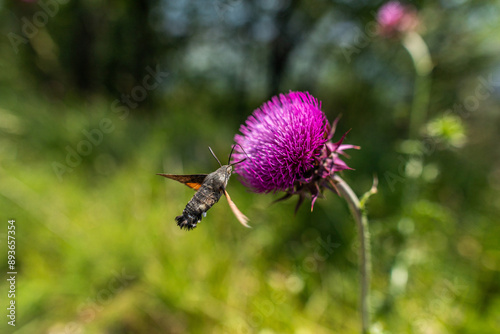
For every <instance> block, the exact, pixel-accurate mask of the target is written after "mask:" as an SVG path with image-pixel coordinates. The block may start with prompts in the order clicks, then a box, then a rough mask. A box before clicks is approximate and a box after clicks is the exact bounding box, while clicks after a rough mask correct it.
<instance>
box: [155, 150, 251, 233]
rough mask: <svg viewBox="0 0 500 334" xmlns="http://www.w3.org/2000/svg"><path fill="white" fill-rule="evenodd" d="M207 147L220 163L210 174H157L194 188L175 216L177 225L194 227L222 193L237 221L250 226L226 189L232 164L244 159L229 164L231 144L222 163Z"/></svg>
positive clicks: (188, 228) (189, 228) (187, 227)
mask: <svg viewBox="0 0 500 334" xmlns="http://www.w3.org/2000/svg"><path fill="white" fill-rule="evenodd" d="M208 149H209V150H210V152H211V153H212V155H213V156H214V158H215V160H217V162H218V163H219V165H220V168H219V169H217V170H216V171H215V172H212V173H210V174H193V175H175V174H157V175H161V176H164V177H166V178H169V179H172V180H175V181H179V182H181V183H184V184H185V185H186V186H188V187H189V188H192V189H194V190H196V193H195V194H194V196H193V198H191V200H190V201H189V202H188V204H187V205H186V207H185V208H184V211H182V215H180V216H177V217H175V220H176V221H177V225H178V226H179V227H180V228H181V229H183V228H185V229H186V230H191V229H193V228H195V227H196V224H198V223H199V222H200V221H201V219H202V217H205V216H206V214H207V211H208V210H209V209H210V208H211V207H212V206H213V205H214V204H215V203H217V202H218V201H219V199H220V198H221V196H222V194H224V195H225V196H226V198H227V202H228V203H229V207H230V208H231V210H232V211H233V213H234V215H235V216H236V218H237V219H238V221H239V222H240V223H241V224H242V225H243V226H245V227H250V226H249V225H248V224H247V223H248V218H247V217H246V216H245V215H244V214H243V213H241V211H240V210H239V209H238V208H237V207H236V204H234V202H233V201H232V200H231V197H230V196H229V194H228V193H227V191H226V186H227V182H228V181H229V177H231V173H232V172H233V166H234V165H236V164H238V163H240V162H243V161H244V160H245V159H243V160H241V161H238V162H235V163H233V164H229V162H230V161H231V155H232V154H233V150H234V146H233V147H232V149H231V153H230V154H229V160H228V162H227V165H222V164H221V163H220V161H219V159H217V156H216V155H215V154H214V152H213V151H212V149H211V148H210V147H208Z"/></svg>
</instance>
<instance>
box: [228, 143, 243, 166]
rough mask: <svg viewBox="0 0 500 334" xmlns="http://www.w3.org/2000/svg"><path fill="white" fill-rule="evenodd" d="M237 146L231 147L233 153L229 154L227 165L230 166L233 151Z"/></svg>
mask: <svg viewBox="0 0 500 334" xmlns="http://www.w3.org/2000/svg"><path fill="white" fill-rule="evenodd" d="M235 146H236V145H233V146H231V152H230V153H229V158H227V164H228V165H229V163H230V162H231V156H232V155H233V151H234V147H235ZM240 147H241V146H240Z"/></svg>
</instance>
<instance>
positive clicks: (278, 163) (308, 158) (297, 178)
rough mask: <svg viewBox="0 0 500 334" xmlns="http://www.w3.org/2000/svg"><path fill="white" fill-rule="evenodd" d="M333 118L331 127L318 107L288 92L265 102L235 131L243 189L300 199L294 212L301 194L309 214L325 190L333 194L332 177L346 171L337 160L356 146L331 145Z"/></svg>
mask: <svg viewBox="0 0 500 334" xmlns="http://www.w3.org/2000/svg"><path fill="white" fill-rule="evenodd" d="M337 121H338V119H336V120H335V121H334V122H333V124H332V125H331V126H330V125H329V124H328V120H327V119H326V116H325V114H324V113H323V112H322V111H321V102H319V101H318V100H317V99H315V98H314V97H313V96H311V95H310V94H309V93H307V92H292V91H291V92H290V93H289V94H286V95H284V94H281V95H279V97H277V96H275V97H273V98H272V99H271V100H270V101H268V102H266V103H264V104H263V105H262V106H261V107H260V108H259V109H256V110H255V111H254V112H253V114H252V115H251V116H250V117H249V118H248V119H247V120H246V122H245V124H244V125H242V126H241V127H240V132H241V133H242V134H241V135H240V134H237V135H236V136H235V138H234V140H235V142H236V143H237V144H238V145H237V146H236V148H235V154H233V161H239V160H243V159H245V158H246V160H245V161H243V162H242V163H240V164H237V165H235V173H237V174H238V175H239V176H240V178H241V179H242V182H243V184H244V185H245V186H247V187H249V188H250V189H251V190H252V191H254V192H257V193H269V192H278V191H285V192H286V195H285V196H284V197H283V198H282V199H285V198H288V197H290V196H292V195H294V194H298V195H299V202H298V204H297V208H298V207H299V206H300V204H301V203H302V202H303V200H304V198H305V196H306V194H310V195H311V198H312V203H311V210H312V209H313V207H314V203H315V201H316V199H317V198H318V197H319V196H320V195H321V192H322V190H323V189H324V188H328V189H330V190H333V191H335V190H336V189H335V184H334V182H333V179H332V177H333V175H334V173H335V172H338V171H342V170H344V169H351V168H349V167H348V166H347V165H346V164H345V163H344V162H343V161H342V160H341V159H340V155H345V154H344V150H346V149H350V148H356V149H359V147H358V146H354V145H344V144H342V142H343V140H344V138H345V136H346V134H347V133H346V134H344V135H343V136H342V138H341V139H340V140H339V141H338V142H335V143H334V142H331V141H330V140H331V139H332V137H333V135H334V133H335V127H336V124H337Z"/></svg>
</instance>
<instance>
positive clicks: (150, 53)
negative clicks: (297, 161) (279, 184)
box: [0, 0, 500, 334]
mask: <svg viewBox="0 0 500 334" xmlns="http://www.w3.org/2000/svg"><path fill="white" fill-rule="evenodd" d="M412 3H413V5H414V6H415V7H416V8H417V9H418V11H419V17H420V21H421V24H420V28H419V32H420V34H421V35H422V37H423V39H424V40H425V41H426V43H427V45H428V47H429V49H430V53H431V57H432V61H433V65H434V68H433V71H432V73H431V75H430V77H429V80H431V81H430V82H431V86H430V102H429V105H428V107H427V108H426V112H427V114H426V116H425V120H424V123H423V124H422V126H420V127H419V129H417V130H418V135H417V137H416V138H414V140H413V141H408V133H409V119H410V110H411V108H412V103H413V101H414V100H415V98H416V96H417V95H418V94H419V92H415V91H414V84H415V70H414V68H413V64H412V60H411V58H410V57H409V55H408V53H407V52H406V50H405V49H404V48H403V47H402V45H401V42H400V41H398V40H397V39H383V38H381V37H379V36H376V35H375V34H374V33H373V29H372V28H373V24H374V22H375V15H376V14H375V13H376V11H377V10H378V8H379V7H380V6H381V5H382V2H381V1H341V0H339V1H311V2H310V1H304V0H302V1H299V0H272V1H264V0H260V1H243V0H209V1H201V0H191V1H189V0H182V1H168V0H163V1H162V0H151V1H145V0H137V1H122V0H115V1H109V2H101V1H81V0H40V1H38V2H35V1H17V0H10V1H6V0H3V1H0V29H1V32H2V38H1V39H0V157H1V158H0V159H1V160H0V213H1V224H0V226H1V227H0V240H1V241H0V242H1V247H0V248H1V250H2V253H1V255H0V256H1V257H2V261H1V262H0V263H1V270H2V277H5V276H7V275H6V272H8V271H9V270H8V267H7V261H6V258H7V246H6V244H7V243H6V240H7V221H8V219H12V218H14V219H15V220H16V242H17V243H16V258H17V263H16V266H17V268H16V269H17V271H18V275H17V282H16V284H17V285H16V299H15V300H16V305H17V308H16V312H17V313H16V315H17V319H16V326H15V328H13V327H11V326H9V325H7V320H8V319H7V318H6V316H5V315H6V314H7V311H6V307H7V306H8V298H7V291H8V285H7V282H6V280H5V279H2V280H1V283H0V295H1V297H0V300H1V301H2V303H1V304H2V307H1V308H2V309H3V310H4V311H3V313H2V318H1V319H2V321H1V323H0V332H2V333H14V332H15V333H51V334H59V333H68V334H69V333H260V334H272V333H297V334H307V333H315V334H316V333H359V329H360V321H359V311H358V301H359V289H358V281H359V280H358V255H357V250H358V244H357V231H356V225H355V223H354V221H353V219H352V217H351V216H350V214H349V211H348V208H347V205H346V203H345V201H344V200H343V199H341V198H339V197H338V196H337V195H335V194H333V193H327V194H325V195H326V198H325V199H321V200H319V201H318V202H317V204H316V206H315V210H314V212H312V213H311V212H309V204H306V205H304V206H303V207H302V208H301V209H300V210H299V212H298V213H297V215H294V213H293V209H294V206H295V201H296V199H294V200H288V201H285V202H280V203H278V204H273V205H271V202H272V201H273V200H274V199H276V198H278V196H279V195H278V194H275V195H258V194H253V193H250V192H249V191H247V190H246V189H245V188H244V187H243V186H242V185H241V184H240V183H239V181H238V178H237V176H233V178H232V179H231V181H230V183H229V185H228V190H229V192H230V194H231V196H232V198H233V200H234V201H235V203H236V204H237V205H238V206H239V208H240V209H241V210H242V211H243V212H244V213H245V214H246V215H247V216H248V217H249V218H250V224H251V225H252V229H245V228H243V227H242V226H241V225H240V224H239V223H238V222H237V220H236V219H235V218H234V217H233V216H232V214H231V212H230V209H229V207H228V205H227V203H226V201H225V200H224V199H223V200H221V202H220V203H219V204H217V205H216V206H214V207H213V208H212V209H211V210H210V211H209V213H208V216H207V217H206V218H205V219H204V220H203V222H202V223H201V224H200V225H199V227H198V228H196V229H195V230H193V231H190V232H186V231H181V230H179V228H178V227H177V226H176V224H175V221H174V217H175V216H176V215H178V214H180V212H182V210H183V208H184V206H185V204H186V203H187V201H188V200H189V199H190V198H191V196H192V195H193V192H192V191H191V190H190V189H188V188H187V187H185V186H183V185H182V184H179V183H176V182H174V181H171V180H167V179H164V178H161V177H159V176H156V175H155V174H156V173H159V172H167V173H178V174H182V173H186V174H190V173H208V172H211V171H213V170H215V169H216V168H217V167H218V165H217V163H216V161H215V160H214V159H213V157H212V156H211V154H210V152H209V151H208V148H207V146H209V145H210V146H211V147H212V148H213V149H214V151H215V153H216V154H217V155H218V157H219V159H220V160H221V161H226V159H227V155H228V154H229V151H230V148H231V144H232V143H233V137H234V134H235V133H237V132H238V129H239V125H240V124H242V123H243V122H244V121H245V119H246V118H247V117H248V116H249V115H250V114H251V112H252V111H253V110H254V109H255V108H257V107H259V106H260V105H261V104H262V103H263V102H265V101H266V100H267V99H269V98H270V97H272V96H273V95H275V94H276V93H279V92H288V91H289V90H304V91H309V92H310V93H311V94H313V95H314V96H315V97H317V98H318V99H320V100H321V101H322V109H323V110H324V111H325V113H326V114H327V117H328V118H329V119H330V121H332V120H333V119H334V118H335V117H337V116H338V115H339V114H342V119H341V121H340V123H339V127H338V132H337V135H336V138H340V136H341V134H342V133H344V132H345V131H347V130H349V129H352V130H351V132H350V133H349V135H348V136H347V139H346V143H350V144H357V145H360V146H361V147H362V149H361V150H360V151H351V152H350V154H351V158H350V159H348V160H347V163H348V165H349V166H351V167H353V168H354V169H355V170H353V171H346V172H344V173H343V174H342V175H343V178H344V179H345V180H346V181H347V182H348V183H349V184H350V185H351V186H352V187H353V189H354V190H355V191H356V192H357V193H358V194H359V195H361V194H363V193H364V192H365V191H367V190H368V189H369V188H370V186H371V182H372V178H373V175H377V176H378V178H379V180H380V184H379V192H378V194H377V195H375V196H374V197H372V198H371V199H370V202H369V205H368V214H369V218H370V228H371V232H372V254H373V282H372V289H373V290H372V311H373V323H374V328H373V333H429V334H434V333H495V332H498V329H499V328H500V247H499V238H500V224H499V223H500V221H499V217H500V196H499V190H500V150H499V149H498V142H499V141H500V131H499V129H500V113H499V110H500V108H499V100H500V58H499V55H500V4H499V3H498V2H497V1H466V0H453V1H444V0H443V1H415V2H412ZM336 138H334V139H336ZM408 162H409V163H408ZM306 203H307V202H306ZM4 260H5V261H4ZM4 313H5V315H4Z"/></svg>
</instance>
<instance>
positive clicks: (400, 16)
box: [377, 1, 418, 37]
mask: <svg viewBox="0 0 500 334" xmlns="http://www.w3.org/2000/svg"><path fill="white" fill-rule="evenodd" d="M377 22H378V26H379V33H380V35H382V36H384V37H396V36H399V35H401V34H404V33H406V32H409V31H412V30H415V28H416V27H417V25H418V18H417V12H416V10H415V9H414V8H413V7H411V6H409V5H403V4H401V3H400V2H398V1H389V2H388V3H386V4H385V5H383V6H382V7H381V8H380V9H379V11H378V14H377Z"/></svg>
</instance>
